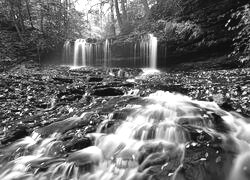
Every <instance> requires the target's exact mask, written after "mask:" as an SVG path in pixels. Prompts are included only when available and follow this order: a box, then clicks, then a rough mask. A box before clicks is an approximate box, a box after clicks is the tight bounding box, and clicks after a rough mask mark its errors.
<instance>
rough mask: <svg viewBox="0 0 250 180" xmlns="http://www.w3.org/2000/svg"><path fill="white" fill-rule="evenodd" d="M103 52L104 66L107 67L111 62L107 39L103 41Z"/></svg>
mask: <svg viewBox="0 0 250 180" xmlns="http://www.w3.org/2000/svg"><path fill="white" fill-rule="evenodd" d="M103 51H104V66H109V65H110V60H111V47H110V42H109V40H108V39H106V40H105V43H104V46H103Z"/></svg>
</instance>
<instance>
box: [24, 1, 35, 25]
mask: <svg viewBox="0 0 250 180" xmlns="http://www.w3.org/2000/svg"><path fill="white" fill-rule="evenodd" d="M25 3H26V9H27V12H28V16H29V21H30V26H31V27H32V29H34V26H33V22H32V18H31V13H30V7H29V0H25Z"/></svg>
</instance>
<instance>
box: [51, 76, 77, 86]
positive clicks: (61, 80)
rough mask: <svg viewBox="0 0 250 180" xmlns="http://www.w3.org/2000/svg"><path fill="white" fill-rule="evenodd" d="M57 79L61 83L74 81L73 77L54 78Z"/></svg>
mask: <svg viewBox="0 0 250 180" xmlns="http://www.w3.org/2000/svg"><path fill="white" fill-rule="evenodd" d="M53 79H54V80H55V81H57V82H60V83H69V84H72V83H73V79H69V78H64V77H55V78H53Z"/></svg>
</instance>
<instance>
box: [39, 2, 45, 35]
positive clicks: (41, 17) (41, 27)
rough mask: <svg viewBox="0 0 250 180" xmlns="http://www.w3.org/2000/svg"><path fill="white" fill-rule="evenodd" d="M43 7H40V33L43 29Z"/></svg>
mask: <svg viewBox="0 0 250 180" xmlns="http://www.w3.org/2000/svg"><path fill="white" fill-rule="evenodd" d="M43 18H44V17H43V7H42V5H40V30H41V32H42V33H44V28H43Z"/></svg>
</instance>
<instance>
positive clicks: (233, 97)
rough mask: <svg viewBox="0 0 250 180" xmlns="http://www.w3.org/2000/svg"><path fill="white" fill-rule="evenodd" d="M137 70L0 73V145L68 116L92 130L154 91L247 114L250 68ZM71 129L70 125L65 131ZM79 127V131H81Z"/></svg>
mask: <svg viewBox="0 0 250 180" xmlns="http://www.w3.org/2000/svg"><path fill="white" fill-rule="evenodd" d="M148 72H149V71H145V72H143V70H141V69H129V68H124V69H120V68H111V69H109V68H93V67H86V68H80V69H70V68H69V67H66V66H54V65H46V66H41V65H39V64H37V63H34V62H25V63H22V64H19V65H17V66H15V67H14V68H12V69H10V70H9V71H5V72H2V73H1V74H0V109H1V110H0V119H1V122H0V132H1V134H0V142H1V144H2V145H6V144H8V143H10V142H13V141H15V140H16V139H19V138H22V137H24V136H26V135H29V134H31V132H32V131H33V130H34V129H38V128H40V127H44V126H48V125H49V124H52V123H55V122H58V121H62V120H64V119H66V118H70V117H72V116H80V115H81V114H82V113H86V112H87V113H90V116H91V118H90V119H92V120H93V121H91V123H90V124H88V126H86V127H85V126H84V127H85V130H86V128H87V130H86V131H88V132H93V131H95V129H96V127H97V124H99V123H100V122H101V121H102V120H103V119H105V118H106V117H107V116H108V115H109V114H110V113H114V112H116V113H117V117H118V119H124V116H126V115H124V112H122V110H121V109H122V108H123V107H125V106H126V105H128V104H129V103H131V102H132V101H133V102H134V101H135V99H136V98H139V97H145V96H147V95H149V94H150V93H153V92H156V91H158V90H162V91H169V92H175V93H181V94H184V95H188V96H190V97H192V98H193V99H198V100H206V101H215V102H216V103H217V104H218V105H219V106H220V107H221V108H223V109H225V110H227V111H236V112H238V113H240V114H242V115H244V116H248V117H249V116H250V69H249V68H241V69H231V70H211V71H202V70H200V71H193V72H181V71H180V72H171V73H168V72H154V73H148ZM68 128H69V129H67V130H65V132H66V131H68V130H72V129H74V130H75V129H76V127H72V129H70V127H68ZM81 128H82V127H81Z"/></svg>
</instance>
